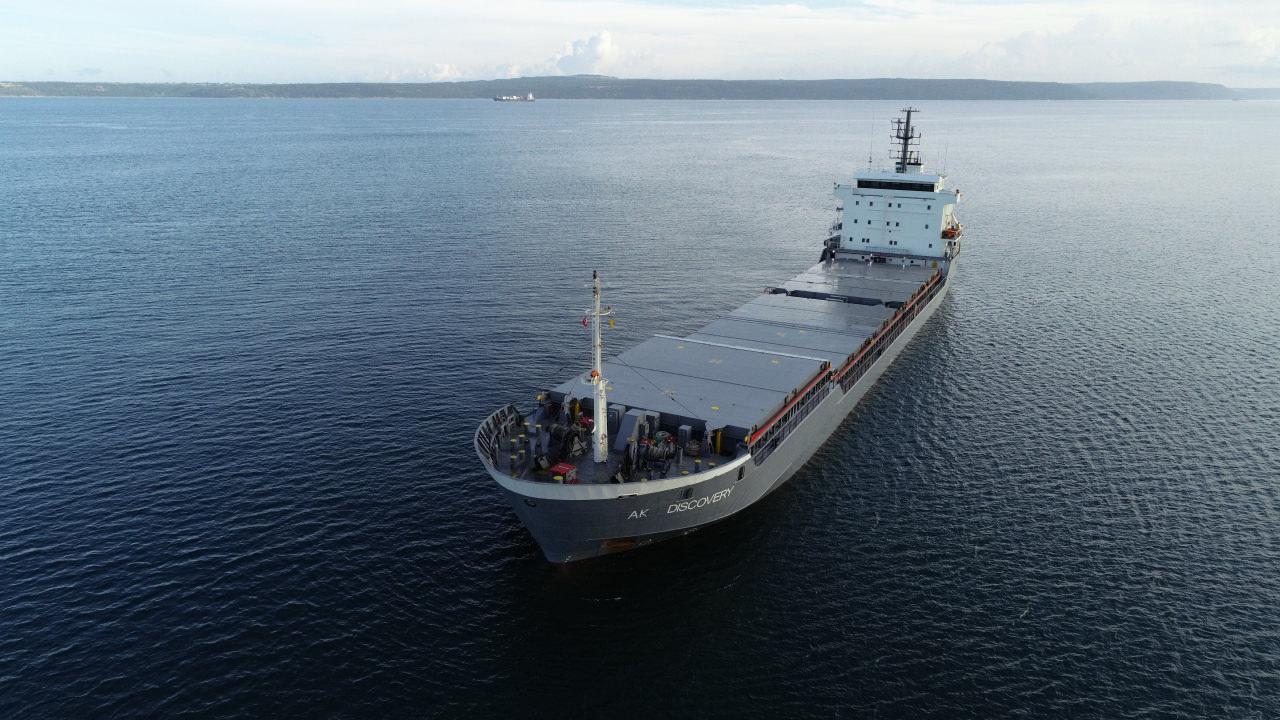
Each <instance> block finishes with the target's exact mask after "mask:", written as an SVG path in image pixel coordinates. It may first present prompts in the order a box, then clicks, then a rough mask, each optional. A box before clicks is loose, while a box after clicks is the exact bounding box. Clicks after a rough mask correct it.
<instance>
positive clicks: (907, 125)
mask: <svg viewBox="0 0 1280 720" xmlns="http://www.w3.org/2000/svg"><path fill="white" fill-rule="evenodd" d="M902 112H904V113H906V114H907V117H906V119H905V120H904V119H902V118H898V119H896V120H894V121H893V135H892V138H893V140H894V155H895V157H894V168H893V169H894V172H900V173H905V172H907V170H908V167H909V166H912V165H914V166H916V167H917V168H919V167H920V151H919V150H915V149H913V148H918V147H919V146H920V131H918V130H916V129H915V127H913V126H912V125H911V116H912V114H914V113H918V112H920V111H919V110H918V109H916V108H913V107H905V108H903V109H902Z"/></svg>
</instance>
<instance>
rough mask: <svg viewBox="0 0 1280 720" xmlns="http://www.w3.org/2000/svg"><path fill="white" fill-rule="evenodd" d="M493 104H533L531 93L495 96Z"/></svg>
mask: <svg viewBox="0 0 1280 720" xmlns="http://www.w3.org/2000/svg"><path fill="white" fill-rule="evenodd" d="M493 101H494V102H533V101H534V97H533V93H529V94H528V95H495V96H494V97H493Z"/></svg>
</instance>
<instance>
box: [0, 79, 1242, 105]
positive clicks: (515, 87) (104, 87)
mask: <svg viewBox="0 0 1280 720" xmlns="http://www.w3.org/2000/svg"><path fill="white" fill-rule="evenodd" d="M526 93H533V94H534V95H535V96H536V97H538V98H539V99H554V98H561V99H618V100H647V99H648V100H1150V99H1161V100H1228V99H1235V98H1237V97H1238V94H1237V93H1236V92H1235V91H1233V90H1231V89H1229V88H1227V87H1224V86H1222V85H1216V84H1210V83H1195V82H1126V83H1054V82H1011V81H1003V80H913V79H906V78H874V79H864V80H633V79H624V78H615V77H606V76H603V75H572V76H564V77H527V78H514V79H510V80H472V81H465V82H437V83H298V84H246V83H97V82H0V95H7V96H75V97H203V98H225V97H252V98H491V97H493V96H495V95H524V94H526Z"/></svg>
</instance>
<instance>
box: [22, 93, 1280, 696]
mask: <svg viewBox="0 0 1280 720" xmlns="http://www.w3.org/2000/svg"><path fill="white" fill-rule="evenodd" d="M899 105H900V103H843V102H627V101H616V102H608V101H604V102H594V101H568V102H554V101H539V102H537V103H533V104H498V103H493V102H483V101H386V102H384V101H376V100H360V101H340V100H329V101H276V100H179V99H174V100H108V99H12V100H4V101H2V102H0V717H4V718H95V719H97V718H116V717H148V718H150V717H217V718H240V717H244V718H248V717H274V718H283V717H299V718H301V717H307V718H319V717H332V718H363V717H379V718H402V717H403V718H418V717H436V716H440V717H515V716H530V717H532V716H542V717H592V718H595V717H645V718H653V717H735V718H736V717H762V718H773V717H780V716H795V717H820V718H835V717H884V718H887V717H918V718H919V717H936V718H948V719H950V718H991V717H1010V716H1012V717H1097V718H1146V717H1152V718H1155V717H1186V718H1205V717H1231V718H1275V717H1280V249H1278V245H1277V235H1278V233H1277V229H1276V225H1277V211H1278V210H1280V181H1278V180H1277V178H1276V169H1277V168H1278V167H1280V132H1277V128H1280V104H1278V103H1263V102H1247V103H1224V102H1199V103H1179V102H1106V103H1087V102H1019V103H1000V102H979V103H956V102H931V103H927V104H925V105H924V106H923V108H922V109H923V111H924V112H923V113H922V115H921V116H920V121H921V123H922V128H923V132H924V146H923V147H924V154H925V159H926V162H927V163H928V164H930V165H932V166H933V167H940V166H941V165H943V164H944V163H945V165H946V170H947V172H948V173H949V174H950V176H951V182H952V184H953V185H957V186H958V187H960V188H961V190H962V191H963V196H962V201H961V205H960V207H959V212H960V215H961V218H962V220H964V222H965V223H966V225H967V226H968V235H967V238H968V240H967V245H966V252H965V254H964V255H963V256H962V261H961V265H960V273H959V277H958V281H957V283H956V285H955V287H954V289H953V290H952V293H951V295H950V296H949V297H948V299H947V300H946V302H945V304H944V305H943V306H942V308H941V310H940V311H939V312H938V313H937V314H936V315H935V316H934V318H933V319H932V320H931V321H930V323H929V325H928V326H927V327H926V328H925V329H924V330H923V331H922V332H921V334H920V335H919V336H918V338H917V339H916V340H915V341H914V343H913V344H912V345H911V347H910V349H909V350H908V351H907V352H906V353H904V355H903V356H902V357H901V358H900V359H899V361H898V362H897V364H896V365H895V366H894V368H893V369H892V371H891V372H889V373H888V374H887V375H886V376H885V377H884V378H883V379H882V381H881V382H880V384H879V385H878V386H877V388H876V389H875V390H874V391H873V392H871V393H870V394H869V395H868V396H867V398H866V399H865V400H864V401H863V403H862V405H861V406H860V407H859V409H858V410H856V411H855V412H854V413H853V414H852V415H851V416H850V417H849V419H848V420H847V422H846V423H845V424H844V426H843V427H842V428H841V429H840V430H839V431H838V432H837V433H836V435H835V436H833V438H832V440H831V441H830V442H829V443H828V444H827V445H826V447H825V448H823V449H822V450H821V451H820V452H819V453H818V454H817V455H816V456H815V457H814V459H813V461H812V462H811V463H810V464H809V466H808V467H807V468H806V469H805V470H803V471H802V472H800V473H799V474H798V475H796V476H795V478H794V479H793V480H791V482H790V483H789V484H788V485H787V486H786V487H784V488H783V489H782V490H780V491H778V492H777V493H775V494H774V495H773V496H770V497H769V498H767V499H766V500H764V501H762V502H760V503H758V504H757V505H755V506H753V507H752V508H750V509H748V510H747V511H745V512H743V513H742V514H740V515H739V516H736V517H734V518H732V519H730V520H728V521H726V522H723V523H721V524H719V525H716V526H713V527H710V528H707V529H705V530H703V531H702V532H698V533H695V534H694V535H691V536H689V537H687V538H684V539H681V540H678V541H671V542H668V543H664V544H662V545H660V546H657V547H654V548H652V549H648V550H644V551H640V552H635V553H631V554H626V555H621V556H617V557H613V558H607V559H604V560H602V561H598V562H590V563H585V564H581V565H576V566H570V567H565V568H557V567H553V566H550V565H548V564H547V563H546V562H544V561H543V559H542V558H541V555H540V553H539V552H538V550H537V547H536V546H535V545H534V543H533V541H532V540H531V539H530V537H529V536H528V534H527V533H526V532H525V531H524V530H523V529H522V528H521V526H520V525H519V523H518V521H517V520H516V518H515V516H514V515H513V514H512V512H511V511H510V510H509V509H507V508H506V507H505V506H504V505H503V504H502V503H501V500H500V497H499V495H498V493H497V492H496V490H495V488H494V486H493V484H492V483H491V482H490V481H489V479H488V478H487V477H486V476H485V474H484V473H483V472H482V471H481V469H480V466H479V465H478V463H477V461H476V460H475V458H474V457H473V454H472V450H471V435H472V432H473V430H474V428H475V426H476V424H477V423H478V422H479V420H480V419H482V417H483V416H484V415H485V414H487V413H488V412H490V411H491V410H492V409H494V408H495V407H497V406H499V405H500V404H503V403H506V402H508V401H511V400H516V401H525V400H527V399H528V398H530V397H531V396H532V395H533V393H534V391H535V390H536V389H537V388H538V387H539V386H542V385H546V384H549V383H554V382H559V381H560V380H563V379H564V378H566V377H569V376H571V375H572V374H573V373H576V372H579V371H580V370H581V369H583V368H584V367H585V363H586V362H587V356H588V346H587V340H586V338H585V337H584V335H583V332H582V328H581V326H580V325H579V320H580V317H581V312H582V309H583V307H585V306H586V304H587V303H588V302H589V296H588V293H587V291H586V290H585V289H584V283H585V282H586V281H587V280H588V279H589V277H590V272H591V270H592V269H593V268H595V269H599V270H600V271H601V273H602V274H603V276H604V277H605V280H606V284H607V289H606V296H607V300H606V301H607V302H611V303H612V304H613V305H614V306H615V307H616V308H617V309H618V312H619V328H618V330H616V331H615V332H614V333H613V334H611V335H610V342H611V343H612V346H613V347H614V349H622V348H623V347H625V346H627V345H629V344H632V343H635V342H638V341H640V340H641V339H643V338H645V337H647V336H649V335H651V334H653V333H656V332H663V333H675V334H679V333H685V332H689V331H692V330H693V329H694V328H696V327H698V326H700V325H701V324H703V323H705V322H707V321H708V320H709V319H711V318H714V317H715V316H717V315H718V314H720V313H723V312H727V311H728V310H730V309H732V308H733V307H735V306H736V305H737V304H739V303H742V302H744V301H746V300H747V299H749V298H750V297H751V296H752V295H753V294H754V293H756V292H759V291H760V289H761V288H763V287H764V286H766V285H768V284H771V283H773V282H776V281H779V280H782V279H785V278H788V277H790V276H791V275H793V274H795V273H797V272H799V271H800V270H802V269H804V268H805V267H807V266H808V265H810V264H812V263H814V262H816V261H817V259H818V255H819V243H820V241H821V238H822V237H823V232H824V230H825V228H826V226H827V224H828V223H829V222H830V221H831V220H832V217H833V211H832V206H833V201H832V199H831V197H830V191H831V183H832V182H833V181H835V180H839V179H842V178H847V177H848V175H849V174H850V173H851V172H852V171H853V170H854V169H855V168H859V167H862V166H864V165H865V163H866V159H867V155H868V152H873V153H874V154H875V155H876V157H877V158H883V157H884V156H885V154H886V150H887V145H888V121H889V119H890V118H891V117H892V115H893V113H894V111H895V110H896V109H897V108H898V107H899Z"/></svg>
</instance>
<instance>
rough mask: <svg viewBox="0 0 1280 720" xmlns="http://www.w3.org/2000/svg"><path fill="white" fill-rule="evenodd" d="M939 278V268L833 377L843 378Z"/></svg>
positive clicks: (940, 274) (940, 273)
mask: <svg viewBox="0 0 1280 720" xmlns="http://www.w3.org/2000/svg"><path fill="white" fill-rule="evenodd" d="M941 279H942V271H941V270H939V271H937V272H935V273H934V274H933V277H931V278H929V282H927V283H925V285H924V287H922V288H920V290H919V291H918V292H916V294H915V295H913V296H912V297H911V300H910V301H909V302H908V303H907V304H906V305H903V306H902V307H900V308H898V312H896V313H894V315H893V317H892V318H891V319H890V321H889V322H887V323H885V324H884V326H883V327H881V328H880V329H879V330H878V331H876V334H875V335H872V336H871V339H870V340H869V341H867V342H866V343H865V344H864V345H863V346H862V349H861V350H859V351H858V354H857V355H854V356H853V358H852V359H850V360H849V362H847V363H845V364H844V367H842V368H840V371H839V372H837V373H836V377H835V379H836V380H837V381H839V380H841V379H843V378H844V376H845V375H846V374H848V372H849V371H850V370H851V369H853V366H854V365H857V364H858V361H859V360H861V359H862V358H863V356H864V355H866V354H867V353H869V352H871V349H872V348H874V347H875V346H876V343H877V342H878V341H879V340H880V338H881V337H882V336H883V335H885V334H886V333H888V332H889V331H890V330H892V329H893V328H894V326H895V325H897V324H898V323H899V322H901V321H902V318H904V317H906V315H907V313H908V312H909V311H910V310H911V308H912V307H914V306H915V304H916V303H917V302H919V301H920V298H922V297H924V296H925V295H927V294H928V293H929V291H930V290H932V289H933V286H934V285H936V284H937V283H938V281H939V280H941Z"/></svg>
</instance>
